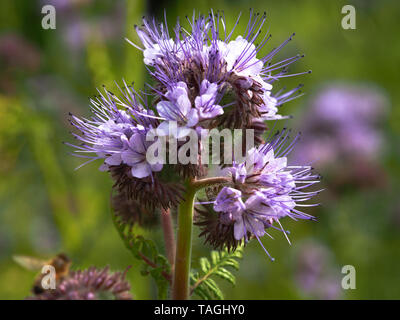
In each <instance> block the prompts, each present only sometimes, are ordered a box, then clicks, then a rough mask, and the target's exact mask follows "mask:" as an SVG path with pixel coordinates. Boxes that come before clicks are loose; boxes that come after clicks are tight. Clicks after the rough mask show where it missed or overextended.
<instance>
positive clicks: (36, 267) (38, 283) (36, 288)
mask: <svg viewBox="0 0 400 320" xmlns="http://www.w3.org/2000/svg"><path fill="white" fill-rule="evenodd" d="M13 259H14V261H15V262H17V263H18V264H19V265H20V266H22V267H23V268H25V269H28V270H32V271H41V270H42V267H43V266H45V265H52V266H53V267H54V269H55V271H56V285H57V284H58V283H60V282H61V280H63V279H64V278H65V277H66V276H67V275H68V273H69V268H70V266H71V260H70V259H69V258H68V257H67V256H66V255H65V254H64V253H60V254H58V255H56V256H55V257H54V258H52V259H50V260H40V259H37V258H34V257H27V256H19V255H15V256H13ZM45 275H46V274H42V273H39V274H38V276H37V277H36V278H35V281H34V284H33V287H32V292H33V293H34V294H41V293H43V292H44V290H45V289H43V287H42V279H43V277H44V276H45Z"/></svg>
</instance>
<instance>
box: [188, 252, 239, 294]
mask: <svg viewBox="0 0 400 320" xmlns="http://www.w3.org/2000/svg"><path fill="white" fill-rule="evenodd" d="M242 252H243V247H238V248H237V249H236V251H235V252H228V251H227V250H226V249H225V250H223V251H211V254H210V256H211V257H210V258H211V259H208V258H206V257H202V258H200V260H199V265H200V269H201V271H193V272H191V275H190V280H191V285H192V287H191V294H193V293H195V294H196V295H197V296H198V297H199V298H201V299H204V300H210V299H220V300H222V299H223V298H224V295H223V294H222V291H221V289H220V288H219V286H218V284H217V283H216V281H215V280H214V279H213V278H216V277H218V278H220V279H223V280H226V281H228V282H229V283H231V284H232V285H235V283H236V281H235V276H234V275H233V274H232V272H231V271H230V270H228V269H227V268H231V269H235V270H238V269H239V262H238V260H239V259H241V258H242Z"/></svg>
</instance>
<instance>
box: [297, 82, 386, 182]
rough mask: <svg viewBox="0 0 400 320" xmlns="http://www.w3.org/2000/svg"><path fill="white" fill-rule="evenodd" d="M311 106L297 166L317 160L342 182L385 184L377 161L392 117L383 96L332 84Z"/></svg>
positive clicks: (365, 87)
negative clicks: (384, 124)
mask: <svg viewBox="0 0 400 320" xmlns="http://www.w3.org/2000/svg"><path fill="white" fill-rule="evenodd" d="M310 104H311V105H310V108H309V111H308V112H307V113H306V114H307V117H304V118H303V122H302V123H301V125H300V126H301V131H302V133H303V134H304V135H303V141H302V142H301V143H300V145H301V147H300V148H297V149H296V153H295V158H296V161H299V162H301V163H304V162H309V161H311V160H315V165H316V166H318V167H319V168H325V169H326V170H328V171H329V172H331V171H333V172H335V173H336V172H338V174H337V175H336V174H335V179H336V180H337V181H339V180H342V179H344V180H346V181H354V182H357V183H359V184H371V183H372V184H376V183H378V184H380V179H382V176H381V175H380V168H379V163H378V159H379V158H380V156H381V153H382V151H383V150H384V148H385V141H384V137H383V132H382V130H381V129H380V128H379V125H380V123H381V122H382V120H384V119H385V117H386V115H387V113H388V101H387V98H386V96H385V95H384V93H383V92H381V91H380V90H379V89H378V88H376V87H373V86H368V85H359V84H353V85H347V84H340V83H339V84H332V85H328V86H326V87H325V88H323V89H322V90H321V91H320V92H319V93H317V95H316V96H315V97H314V98H313V99H312V101H311V103H310ZM350 168H351V170H350V171H351V172H343V170H345V171H348V170H349V169H350ZM326 170H325V171H326ZM360 179H361V180H360ZM378 180H379V181H378ZM342 182H345V181H341V182H340V183H342Z"/></svg>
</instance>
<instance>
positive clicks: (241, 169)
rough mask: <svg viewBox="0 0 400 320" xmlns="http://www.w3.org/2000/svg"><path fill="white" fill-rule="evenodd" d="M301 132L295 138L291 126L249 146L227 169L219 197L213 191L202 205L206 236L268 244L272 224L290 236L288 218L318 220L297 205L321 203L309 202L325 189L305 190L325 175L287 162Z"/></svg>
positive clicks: (232, 244)
mask: <svg viewBox="0 0 400 320" xmlns="http://www.w3.org/2000/svg"><path fill="white" fill-rule="evenodd" d="M297 137H298V136H297ZM297 137H296V138H295V139H293V140H290V139H289V130H286V129H284V130H282V132H281V133H278V134H276V135H275V136H274V137H272V138H271V139H270V140H269V142H267V143H265V144H261V145H259V146H258V147H256V148H253V149H251V150H249V151H248V154H247V157H246V159H245V161H244V162H242V163H239V164H236V163H235V164H234V165H233V166H232V167H229V168H226V169H224V171H225V172H226V175H227V176H228V177H229V178H230V179H229V180H228V182H227V183H225V185H224V186H222V188H221V189H220V190H218V192H215V193H214V194H216V196H215V199H212V196H211V197H210V198H211V199H210V200H212V201H203V202H199V205H202V206H203V207H207V206H208V208H207V209H206V210H205V208H200V209H198V210H197V217H196V220H197V222H196V224H197V225H199V226H200V228H201V229H202V233H201V236H204V237H205V239H206V242H209V243H210V244H211V245H213V246H214V247H216V248H222V247H223V246H227V247H228V249H231V248H236V247H237V245H238V244H240V243H241V242H243V241H244V242H245V243H247V241H248V240H249V239H250V238H252V237H255V238H257V240H258V241H259V242H260V244H261V246H263V245H262V242H261V240H260V238H261V237H262V236H264V235H269V234H268V232H267V231H266V230H267V229H269V228H274V229H277V230H279V231H282V232H283V233H284V234H285V236H286V237H287V234H288V231H286V230H284V229H283V227H282V224H281V222H280V220H281V219H282V218H284V217H289V218H292V219H294V220H298V219H306V220H315V218H314V217H313V216H310V215H308V214H306V213H304V212H302V211H301V210H299V209H298V208H297V207H307V206H315V205H317V204H303V202H305V201H307V200H309V199H311V198H312V197H313V196H315V195H316V194H317V193H319V192H320V191H304V189H306V188H308V187H310V186H312V185H314V184H316V183H318V182H319V175H317V174H314V173H313V172H312V170H313V169H312V167H310V166H307V165H302V166H291V165H288V163H287V155H288V153H289V152H290V151H291V150H292V149H293V147H294V145H295V143H296V140H297ZM211 194H212V193H211ZM210 205H212V208H211V206H210ZM228 233H230V235H229V236H228V235H227V234H228ZM222 234H224V236H223V235H222ZM263 248H264V246H263ZM264 250H265V248H264ZM265 251H266V253H267V254H268V252H267V250H265ZM268 255H269V254H268Z"/></svg>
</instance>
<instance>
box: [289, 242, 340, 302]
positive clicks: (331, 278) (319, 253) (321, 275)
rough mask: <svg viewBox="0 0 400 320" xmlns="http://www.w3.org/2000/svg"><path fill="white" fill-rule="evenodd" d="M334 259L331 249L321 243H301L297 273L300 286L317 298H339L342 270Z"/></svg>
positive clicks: (297, 281) (302, 289)
mask: <svg viewBox="0 0 400 320" xmlns="http://www.w3.org/2000/svg"><path fill="white" fill-rule="evenodd" d="M332 260H333V259H332V257H331V256H330V252H329V250H328V249H327V248H325V247H324V246H323V245H321V244H316V243H312V242H311V243H305V244H303V245H300V249H299V252H298V254H297V266H296V274H295V278H296V283H297V286H298V288H299V289H300V290H301V291H303V292H304V293H306V294H307V295H311V296H312V297H313V298H316V299H339V298H340V297H341V290H342V288H341V278H340V272H339V271H340V270H339V268H337V267H336V268H335V265H334V263H333V261H332ZM336 269H337V270H336Z"/></svg>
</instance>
